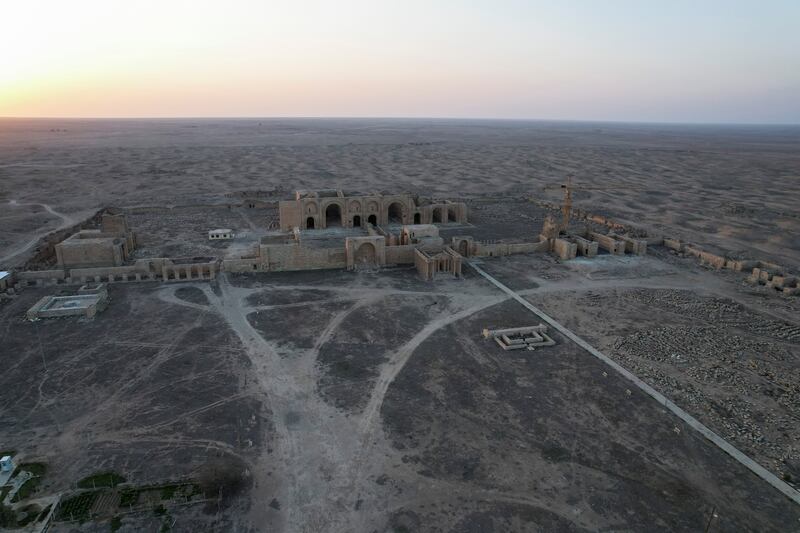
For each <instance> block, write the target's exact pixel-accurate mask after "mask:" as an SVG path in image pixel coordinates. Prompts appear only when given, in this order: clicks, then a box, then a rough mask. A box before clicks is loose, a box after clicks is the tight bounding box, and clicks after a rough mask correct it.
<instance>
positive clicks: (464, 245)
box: [458, 241, 469, 257]
mask: <svg viewBox="0 0 800 533" xmlns="http://www.w3.org/2000/svg"><path fill="white" fill-rule="evenodd" d="M458 253H460V254H461V255H462V256H463V257H469V243H468V242H467V241H461V242H460V243H458Z"/></svg>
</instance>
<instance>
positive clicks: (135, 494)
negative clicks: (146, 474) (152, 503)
mask: <svg viewBox="0 0 800 533" xmlns="http://www.w3.org/2000/svg"><path fill="white" fill-rule="evenodd" d="M140 492H141V490H139V489H136V488H133V487H125V488H124V489H120V491H119V506H120V507H121V508H125V507H130V506H132V505H136V504H137V503H139V493H140Z"/></svg>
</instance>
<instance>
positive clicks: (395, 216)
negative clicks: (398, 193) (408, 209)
mask: <svg viewBox="0 0 800 533" xmlns="http://www.w3.org/2000/svg"><path fill="white" fill-rule="evenodd" d="M386 219H387V220H388V221H389V224H402V223H403V204H401V203H400V202H392V203H391V204H389V209H388V210H387V217H386Z"/></svg>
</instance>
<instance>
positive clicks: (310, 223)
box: [306, 217, 314, 229]
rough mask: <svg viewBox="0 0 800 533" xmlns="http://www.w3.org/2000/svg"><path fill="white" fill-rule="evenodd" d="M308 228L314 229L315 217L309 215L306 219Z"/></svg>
mask: <svg viewBox="0 0 800 533" xmlns="http://www.w3.org/2000/svg"><path fill="white" fill-rule="evenodd" d="M306 229H314V217H308V218H307V219H306Z"/></svg>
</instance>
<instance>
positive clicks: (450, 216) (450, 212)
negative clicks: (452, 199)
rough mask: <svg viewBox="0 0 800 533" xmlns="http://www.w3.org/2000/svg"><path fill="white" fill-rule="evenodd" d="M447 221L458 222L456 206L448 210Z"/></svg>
mask: <svg viewBox="0 0 800 533" xmlns="http://www.w3.org/2000/svg"><path fill="white" fill-rule="evenodd" d="M447 221H448V222H458V218H457V217H456V208H455V207H453V208H450V209H448V210H447Z"/></svg>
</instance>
